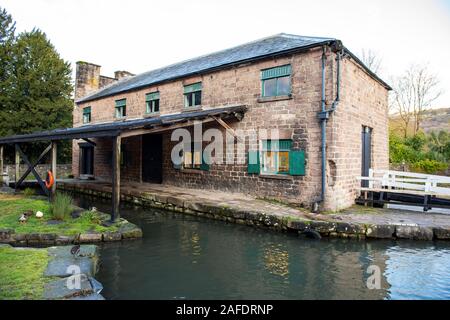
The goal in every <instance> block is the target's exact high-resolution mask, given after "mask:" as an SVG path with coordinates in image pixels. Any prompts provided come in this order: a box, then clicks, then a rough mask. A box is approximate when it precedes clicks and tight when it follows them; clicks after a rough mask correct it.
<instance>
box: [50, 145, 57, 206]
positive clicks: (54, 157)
mask: <svg viewBox="0 0 450 320" xmlns="http://www.w3.org/2000/svg"><path fill="white" fill-rule="evenodd" d="M51 146H52V174H53V178H54V179H55V182H54V183H53V186H52V190H51V191H52V198H53V197H54V196H55V194H56V165H57V155H58V148H57V144H56V141H52V144H51Z"/></svg>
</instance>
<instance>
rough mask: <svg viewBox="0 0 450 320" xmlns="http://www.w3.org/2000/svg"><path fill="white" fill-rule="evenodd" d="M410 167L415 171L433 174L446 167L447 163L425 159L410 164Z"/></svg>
mask: <svg viewBox="0 0 450 320" xmlns="http://www.w3.org/2000/svg"><path fill="white" fill-rule="evenodd" d="M411 167H412V169H413V170H414V171H416V172H422V173H429V174H433V173H438V172H440V171H444V170H445V169H447V168H448V164H447V163H445V162H440V161H436V160H432V159H425V160H420V161H417V162H415V163H413V164H411Z"/></svg>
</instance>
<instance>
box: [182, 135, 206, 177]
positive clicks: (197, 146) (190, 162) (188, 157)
mask: <svg viewBox="0 0 450 320" xmlns="http://www.w3.org/2000/svg"><path fill="white" fill-rule="evenodd" d="M205 156H206V155H203V152H202V143H201V142H192V143H190V144H185V146H184V150H183V168H185V169H196V170H204V171H208V170H209V161H206V159H205Z"/></svg>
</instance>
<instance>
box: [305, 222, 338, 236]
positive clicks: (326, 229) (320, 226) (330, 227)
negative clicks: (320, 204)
mask: <svg viewBox="0 0 450 320" xmlns="http://www.w3.org/2000/svg"><path fill="white" fill-rule="evenodd" d="M310 229H312V230H316V231H317V232H319V233H320V234H328V233H332V232H336V223H334V222H328V221H317V220H316V221H312V222H311V228H310Z"/></svg>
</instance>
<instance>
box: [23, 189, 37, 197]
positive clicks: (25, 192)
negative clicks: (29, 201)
mask: <svg viewBox="0 0 450 320" xmlns="http://www.w3.org/2000/svg"><path fill="white" fill-rule="evenodd" d="M35 194H36V192H35V191H34V189H31V188H25V190H23V195H24V196H25V197H27V198H28V197H31V196H34V195H35Z"/></svg>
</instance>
